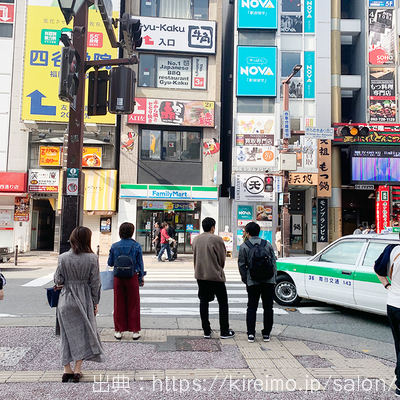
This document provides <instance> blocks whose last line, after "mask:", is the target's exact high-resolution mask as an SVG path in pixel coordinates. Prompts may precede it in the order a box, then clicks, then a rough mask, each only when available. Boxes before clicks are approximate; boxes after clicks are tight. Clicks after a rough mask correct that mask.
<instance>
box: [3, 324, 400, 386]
mask: <svg viewBox="0 0 400 400" xmlns="http://www.w3.org/2000/svg"><path fill="white" fill-rule="evenodd" d="M113 333H114V331H113V330H112V329H103V330H102V332H101V340H102V341H103V342H117V341H116V340H115V339H114V335H113ZM180 340H181V341H182V340H183V341H184V342H188V343H189V344H188V346H189V348H186V349H185V350H188V351H196V350H195V348H190V340H192V341H193V343H195V344H197V345H198V344H199V343H200V344H203V347H202V350H203V351H215V346H216V348H221V347H223V346H226V345H229V346H232V345H235V346H236V348H237V350H238V351H239V352H240V353H241V355H242V356H243V358H244V360H245V362H246V364H247V366H248V367H247V368H234V365H230V367H231V368H226V369H224V368H216V369H215V368H204V369H202V368H194V369H190V368H188V369H154V370H152V369H141V370H140V369H139V370H131V371H127V370H115V369H113V370H107V369H102V370H90V371H88V370H85V371H84V377H83V379H82V381H83V382H92V383H93V382H104V381H106V380H107V382H114V380H115V379H117V380H121V379H129V381H132V382H133V381H153V382H154V380H155V379H156V380H160V381H166V380H168V379H170V380H171V379H176V380H186V381H193V380H199V381H204V380H205V379H213V380H214V382H216V381H217V382H223V380H226V379H227V377H228V378H229V379H240V380H248V381H251V380H253V381H255V380H257V379H258V380H260V381H259V382H260V384H261V385H263V390H266V391H274V392H282V391H296V390H302V391H307V390H312V391H313V392H316V391H324V390H325V386H324V382H326V380H327V379H328V380H330V379H377V380H380V381H381V382H382V384H383V382H385V384H386V385H387V387H386V390H390V389H389V387H392V388H393V386H392V384H393V378H394V371H393V366H388V364H389V363H388V362H385V361H384V362H382V361H383V360H380V359H377V358H372V357H369V358H366V357H367V356H365V355H364V354H361V353H359V358H354V354H352V355H351V357H349V358H347V357H345V356H344V355H343V354H340V352H338V351H337V350H332V349H331V350H317V349H312V348H311V347H312V346H311V347H310V346H309V345H307V344H306V343H304V342H303V341H300V340H291V339H288V338H282V337H279V338H278V337H275V336H272V337H271V341H270V342H263V341H261V339H260V338H256V341H255V342H254V343H248V341H247V335H245V334H244V333H237V334H236V336H235V338H234V339H228V340H220V339H219V334H218V332H215V333H214V334H213V339H211V340H206V339H202V331H200V330H184V329H183V330H172V329H171V330H162V329H144V330H142V332H141V338H140V339H139V340H138V341H135V342H133V341H132V334H128V333H125V334H124V335H123V337H122V340H121V343H124V342H125V343H131V344H135V343H142V344H152V345H154V346H165V345H166V344H167V342H170V343H174V345H175V346H176V348H175V349H174V348H171V346H170V347H168V349H167V350H168V351H169V352H170V354H168V356H169V357H172V358H173V357H174V354H177V353H178V352H179V350H182V349H180V348H179V343H181V342H180ZM213 346H214V350H213ZM331 348H333V347H332V346H331ZM3 349H4V348H3ZM356 354H357V353H356ZM2 357H3V359H4V358H5V357H6V356H5V352H4V350H3V352H2V348H0V365H2V364H1V361H2ZM303 360H308V364H309V365H311V364H313V365H322V367H307V366H305V365H306V364H307V362H306V363H304V362H303ZM310 360H311V364H310ZM3 365H4V364H3ZM328 365H329V367H327V366H328ZM61 375H62V372H61V371H60V370H59V371H51V370H48V371H46V370H43V371H0V384H4V383H7V384H8V383H33V382H59V381H60V379H61Z"/></svg>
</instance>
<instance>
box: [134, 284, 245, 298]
mask: <svg viewBox="0 0 400 400" xmlns="http://www.w3.org/2000/svg"><path fill="white" fill-rule="evenodd" d="M227 291H228V295H229V294H232V295H233V294H246V290H245V289H244V288H243V290H229V286H228V287H227ZM141 293H142V294H143V295H147V294H157V295H159V296H160V295H164V294H179V295H181V294H195V295H196V296H197V293H198V291H197V290H195V289H193V290H179V289H178V290H171V289H158V290H157V289H149V290H146V289H145V286H144V287H143V289H141Z"/></svg>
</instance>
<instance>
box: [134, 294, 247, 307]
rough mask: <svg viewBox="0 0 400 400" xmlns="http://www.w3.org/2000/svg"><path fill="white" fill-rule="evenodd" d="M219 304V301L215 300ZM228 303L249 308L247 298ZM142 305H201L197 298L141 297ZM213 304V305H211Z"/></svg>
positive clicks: (232, 300)
mask: <svg viewBox="0 0 400 400" xmlns="http://www.w3.org/2000/svg"><path fill="white" fill-rule="evenodd" d="M214 301H215V302H217V300H214ZM228 303H229V304H231V303H235V304H238V303H239V304H244V305H245V306H246V307H247V297H244V298H231V297H229V298H228ZM140 304H199V299H198V298H197V297H196V298H194V297H144V296H141V297H140ZM210 304H213V303H210Z"/></svg>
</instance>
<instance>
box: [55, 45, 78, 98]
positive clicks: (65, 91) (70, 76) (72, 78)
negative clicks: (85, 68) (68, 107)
mask: <svg viewBox="0 0 400 400" xmlns="http://www.w3.org/2000/svg"><path fill="white" fill-rule="evenodd" d="M79 63H80V57H79V54H78V52H77V51H76V50H74V49H72V48H71V47H63V48H62V50H61V67H60V88H59V91H58V98H59V99H60V100H61V101H66V102H69V103H72V102H73V101H74V98H75V96H76V94H77V92H78V85H79V78H78V69H79Z"/></svg>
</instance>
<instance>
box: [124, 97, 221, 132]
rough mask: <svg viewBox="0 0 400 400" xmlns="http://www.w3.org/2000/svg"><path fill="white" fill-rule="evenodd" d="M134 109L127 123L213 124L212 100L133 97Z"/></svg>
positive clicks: (211, 125) (206, 125)
mask: <svg viewBox="0 0 400 400" xmlns="http://www.w3.org/2000/svg"><path fill="white" fill-rule="evenodd" d="M135 101H136V106H135V111H134V112H133V113H132V114H130V115H129V116H128V123H129V124H155V125H171V124H172V125H184V126H204V127H213V126H214V102H213V101H187V100H161V99H147V98H135Z"/></svg>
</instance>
